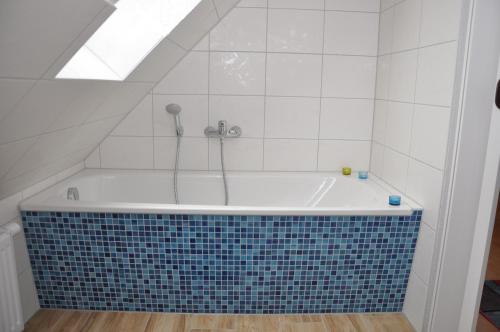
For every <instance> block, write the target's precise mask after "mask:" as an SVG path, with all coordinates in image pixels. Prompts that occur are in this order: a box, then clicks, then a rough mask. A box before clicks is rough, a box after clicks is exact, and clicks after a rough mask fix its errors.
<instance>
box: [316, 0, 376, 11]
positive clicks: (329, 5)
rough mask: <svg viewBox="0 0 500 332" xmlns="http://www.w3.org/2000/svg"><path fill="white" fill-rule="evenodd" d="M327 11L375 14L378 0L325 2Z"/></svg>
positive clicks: (336, 0)
mask: <svg viewBox="0 0 500 332" xmlns="http://www.w3.org/2000/svg"><path fill="white" fill-rule="evenodd" d="M325 5H326V9H327V10H344V11H355V12H373V13H377V12H378V11H379V7H380V1H379V0H326V1H325Z"/></svg>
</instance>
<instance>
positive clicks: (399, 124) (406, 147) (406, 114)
mask: <svg viewBox="0 0 500 332" xmlns="http://www.w3.org/2000/svg"><path fill="white" fill-rule="evenodd" d="M386 115H387V120H386V121H387V122H386V132H385V144H386V145H387V146H389V147H391V148H393V149H394V150H396V151H398V152H401V153H404V154H406V155H408V154H409V153H410V140H411V132H412V119H413V104H407V103H396V102H389V103H388V108H387V114H386Z"/></svg>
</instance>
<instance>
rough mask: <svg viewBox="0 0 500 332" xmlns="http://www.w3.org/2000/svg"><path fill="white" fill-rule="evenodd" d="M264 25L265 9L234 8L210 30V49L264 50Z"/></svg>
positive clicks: (265, 21)
mask: <svg viewBox="0 0 500 332" xmlns="http://www.w3.org/2000/svg"><path fill="white" fill-rule="evenodd" d="M266 27H267V11H266V10H265V9H258V8H235V9H233V10H232V11H231V12H230V13H229V14H228V15H227V16H226V17H225V18H224V19H223V20H222V21H221V22H220V23H219V24H217V26H216V27H215V28H214V29H213V30H212V31H211V32H210V49H211V50H215V51H254V52H264V51H265V50H266Z"/></svg>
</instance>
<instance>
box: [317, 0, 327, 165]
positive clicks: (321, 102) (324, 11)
mask: <svg viewBox="0 0 500 332" xmlns="http://www.w3.org/2000/svg"><path fill="white" fill-rule="evenodd" d="M322 41H323V43H322V45H321V47H322V49H321V75H320V88H319V89H320V90H319V114H318V128H317V130H318V133H317V140H316V171H318V170H319V143H320V137H321V116H322V115H323V79H324V75H325V74H324V71H325V42H326V0H323V36H322Z"/></svg>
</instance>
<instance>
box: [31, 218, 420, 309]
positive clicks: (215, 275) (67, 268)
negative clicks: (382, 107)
mask: <svg viewBox="0 0 500 332" xmlns="http://www.w3.org/2000/svg"><path fill="white" fill-rule="evenodd" d="M421 214H422V212H421V211H414V213H413V214H412V215H411V216H406V217H397V216H396V217H387V216H382V217H373V216H372V217H370V216H352V217H335V216H332V217H279V216H277V217H265V216H262V217H253V216H252V217H251V216H193V215H182V216H181V215H147V214H146V215H144V214H111V213H58V212H23V224H24V230H25V234H26V241H27V245H28V250H29V254H30V259H31V264H32V268H33V273H34V277H35V283H36V285H37V290H38V294H39V299H40V305H41V307H42V308H59V309H90V310H115V311H148V312H151V311H155V312H189V313H253V314H254V313H264V314H266V313H274V314H276V313H330V312H337V313H341V312H399V311H401V309H402V306H403V302H404V298H405V293H406V285H407V282H408V276H409V273H410V269H411V263H412V259H413V253H414V250H415V244H416V238H417V234H418V229H419V224H420V219H421Z"/></svg>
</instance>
